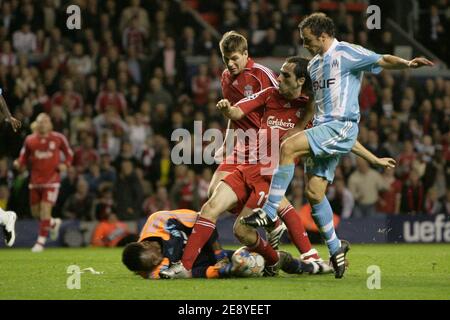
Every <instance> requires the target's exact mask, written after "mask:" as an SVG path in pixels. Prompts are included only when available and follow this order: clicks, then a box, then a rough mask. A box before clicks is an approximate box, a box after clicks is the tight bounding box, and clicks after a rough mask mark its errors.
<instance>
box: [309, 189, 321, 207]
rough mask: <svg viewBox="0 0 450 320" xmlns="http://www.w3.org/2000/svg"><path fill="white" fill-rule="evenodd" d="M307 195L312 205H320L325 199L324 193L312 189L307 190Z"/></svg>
mask: <svg viewBox="0 0 450 320" xmlns="http://www.w3.org/2000/svg"><path fill="white" fill-rule="evenodd" d="M305 195H306V198H307V199H308V201H309V202H310V203H311V204H316V203H320V202H321V201H322V199H323V197H324V194H323V193H322V192H320V191H318V190H316V189H314V188H311V187H308V188H306V192H305Z"/></svg>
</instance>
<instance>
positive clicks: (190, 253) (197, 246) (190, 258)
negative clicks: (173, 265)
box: [181, 217, 216, 270]
mask: <svg viewBox="0 0 450 320" xmlns="http://www.w3.org/2000/svg"><path fill="white" fill-rule="evenodd" d="M215 228H216V224H215V223H214V222H211V221H210V220H208V219H205V218H203V217H199V218H198V220H197V222H196V223H195V225H194V228H193V229H192V233H191V235H190V236H189V239H188V241H187V243H186V247H185V248H184V252H183V257H182V258H181V262H182V263H183V266H184V267H185V268H186V270H192V266H193V265H194V262H195V260H196V259H197V257H198V255H199V253H200V251H201V249H202V248H203V246H204V245H205V244H206V242H207V241H208V240H209V238H210V237H211V234H212V233H213V231H214V229H215Z"/></svg>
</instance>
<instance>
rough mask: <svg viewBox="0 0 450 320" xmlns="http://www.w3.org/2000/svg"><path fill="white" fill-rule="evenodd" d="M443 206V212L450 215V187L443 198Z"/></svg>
mask: <svg viewBox="0 0 450 320" xmlns="http://www.w3.org/2000/svg"><path fill="white" fill-rule="evenodd" d="M442 207H443V212H444V213H445V214H446V215H447V216H450V188H448V189H447V192H446V193H445V196H444V197H443V199H442Z"/></svg>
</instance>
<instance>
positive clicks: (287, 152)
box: [280, 141, 295, 159]
mask: <svg viewBox="0 0 450 320" xmlns="http://www.w3.org/2000/svg"><path fill="white" fill-rule="evenodd" d="M280 153H281V159H291V158H293V156H294V154H295V146H294V145H293V144H292V143H289V142H288V141H287V142H285V143H283V144H282V145H281V150H280Z"/></svg>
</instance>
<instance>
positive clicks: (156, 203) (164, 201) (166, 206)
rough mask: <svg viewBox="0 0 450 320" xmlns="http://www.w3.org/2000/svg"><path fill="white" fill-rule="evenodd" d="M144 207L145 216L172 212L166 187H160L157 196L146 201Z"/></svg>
mask: <svg viewBox="0 0 450 320" xmlns="http://www.w3.org/2000/svg"><path fill="white" fill-rule="evenodd" d="M142 207H143V210H144V214H145V215H148V214H150V213H152V212H157V211H162V210H172V209H171V208H172V205H171V202H170V199H169V195H168V192H167V189H166V187H163V186H159V187H158V189H157V191H156V193H155V194H153V195H151V196H149V197H147V199H145V200H144V204H143V206H142Z"/></svg>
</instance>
